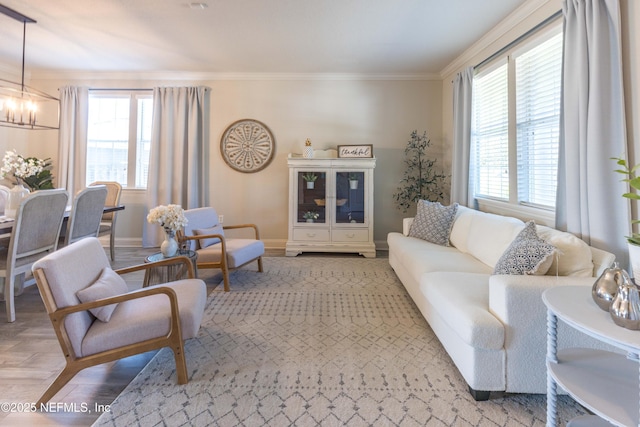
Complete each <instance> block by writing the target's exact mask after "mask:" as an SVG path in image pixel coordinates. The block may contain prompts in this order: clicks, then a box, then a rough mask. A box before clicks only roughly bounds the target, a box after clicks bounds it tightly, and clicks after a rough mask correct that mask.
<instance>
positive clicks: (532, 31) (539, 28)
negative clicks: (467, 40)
mask: <svg viewBox="0 0 640 427" xmlns="http://www.w3.org/2000/svg"><path fill="white" fill-rule="evenodd" d="M560 16H562V10H559V11H557V12H556V13H554V14H553V15H551V16H550V17H548V18H547V19H545V20H544V21H542V22H540V23H539V24H538V25H536V26H535V27H533V28H532V29H530V30H529V31H527V32H526V33H524V34H522V35H521V36H520V37H518V38H517V39H515V40H514V41H512V42H511V43H509V44H507V45H506V46H505V47H503V48H502V49H500V50H498V51H497V52H495V53H494V54H493V55H491V56H489V57H488V58H487V59H485V60H483V61H481V62H480V63H479V64H477V65H474V66H473V68H474V70H475V69H477V68H480V67H482V66H483V65H485V64H487V63H488V62H491V61H492V60H494V59H495V58H496V57H498V56H500V55H502V54H503V53H504V52H505V51H507V50H509V49H511V48H512V47H513V46H515V45H517V44H518V43H520V42H521V41H522V40H524V39H526V38H527V37H529V36H530V35H532V34H533V33H535V32H537V31H539V30H541V29H543V28H544V27H546V26H547V25H549V24H550V23H552V22H553V21H555V20H556V19H557V18H558V17H560Z"/></svg>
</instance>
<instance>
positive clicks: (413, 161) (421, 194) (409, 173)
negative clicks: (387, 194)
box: [393, 130, 448, 212]
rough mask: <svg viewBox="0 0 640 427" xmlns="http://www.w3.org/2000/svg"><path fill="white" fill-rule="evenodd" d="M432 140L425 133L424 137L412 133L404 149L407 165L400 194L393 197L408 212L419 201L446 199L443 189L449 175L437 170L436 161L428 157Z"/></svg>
mask: <svg viewBox="0 0 640 427" xmlns="http://www.w3.org/2000/svg"><path fill="white" fill-rule="evenodd" d="M430 145H431V140H430V139H429V138H427V132H426V131H425V132H424V133H423V134H422V136H421V135H418V131H416V130H414V131H413V132H411V139H410V140H409V142H408V143H407V146H406V147H405V149H404V154H405V157H406V158H405V161H404V163H405V165H406V166H407V169H406V170H405V172H404V178H402V179H401V180H400V183H401V184H402V183H404V186H403V187H398V192H397V193H395V194H394V195H393V198H394V200H395V202H396V205H397V208H398V209H401V210H402V212H407V210H409V208H410V207H411V206H413V205H415V204H416V202H418V200H429V201H432V202H438V201H441V200H442V199H443V198H444V193H443V190H442V189H443V188H444V184H445V180H446V179H447V178H448V176H447V175H445V174H444V173H442V172H441V171H437V170H436V169H435V164H436V161H435V160H431V159H429V158H428V157H427V154H426V151H427V148H429V146H430Z"/></svg>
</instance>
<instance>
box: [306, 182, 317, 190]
mask: <svg viewBox="0 0 640 427" xmlns="http://www.w3.org/2000/svg"><path fill="white" fill-rule="evenodd" d="M314 187H315V182H313V181H307V190H313V188H314Z"/></svg>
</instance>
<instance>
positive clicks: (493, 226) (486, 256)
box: [451, 209, 524, 268]
mask: <svg viewBox="0 0 640 427" xmlns="http://www.w3.org/2000/svg"><path fill="white" fill-rule="evenodd" d="M467 215H468V217H466V216H467ZM459 220H462V224H460V226H461V227H462V228H458V222H460V221H459ZM456 228H458V229H457V230H456ZM523 228H524V222H522V221H520V220H519V219H517V218H513V217H508V216H502V215H496V214H491V213H487V212H480V211H476V210H473V209H468V210H467V212H465V216H461V217H460V218H459V219H458V220H456V222H455V223H454V224H453V230H452V233H451V234H452V242H453V240H454V237H453V236H454V234H455V235H456V242H458V241H459V240H462V239H464V240H465V242H464V243H462V244H460V243H458V244H459V245H460V246H458V245H456V243H454V245H456V247H457V248H459V249H460V250H461V251H463V252H466V253H468V254H471V255H473V256H474V257H476V258H478V259H479V260H480V261H482V262H484V263H485V264H487V265H488V266H490V267H491V268H493V267H495V265H496V263H497V262H498V260H499V259H500V257H501V256H502V254H503V253H504V251H505V250H506V249H507V248H508V247H509V245H510V244H511V242H512V241H513V239H515V237H516V236H517V235H518V233H520V231H521V230H522V229H523ZM460 235H463V236H464V237H461V236H460Z"/></svg>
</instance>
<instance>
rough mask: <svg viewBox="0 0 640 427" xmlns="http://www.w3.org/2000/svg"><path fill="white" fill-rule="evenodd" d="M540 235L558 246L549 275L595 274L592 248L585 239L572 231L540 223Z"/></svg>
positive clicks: (579, 275)
mask: <svg viewBox="0 0 640 427" xmlns="http://www.w3.org/2000/svg"><path fill="white" fill-rule="evenodd" d="M537 228H538V235H539V236H540V237H542V238H543V239H544V240H546V241H547V242H549V243H551V244H552V245H553V246H555V247H556V248H557V253H556V256H554V257H553V262H552V263H551V267H549V270H548V271H547V274H548V275H553V276H555V275H556V273H557V275H558V276H575V277H591V276H593V261H592V254H591V248H590V247H589V245H587V244H586V243H585V242H584V241H583V240H581V239H579V238H578V237H576V236H574V235H573V234H571V233H567V232H564V231H559V230H555V229H553V228H550V227H545V226H543V225H538V226H537Z"/></svg>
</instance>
